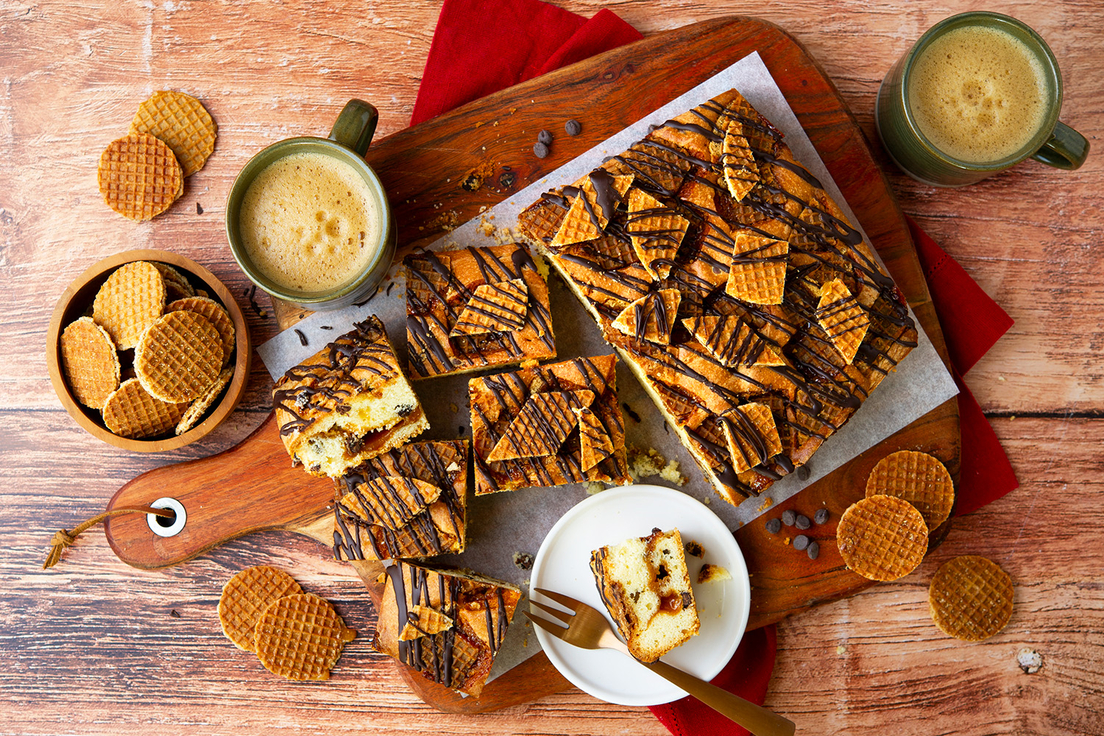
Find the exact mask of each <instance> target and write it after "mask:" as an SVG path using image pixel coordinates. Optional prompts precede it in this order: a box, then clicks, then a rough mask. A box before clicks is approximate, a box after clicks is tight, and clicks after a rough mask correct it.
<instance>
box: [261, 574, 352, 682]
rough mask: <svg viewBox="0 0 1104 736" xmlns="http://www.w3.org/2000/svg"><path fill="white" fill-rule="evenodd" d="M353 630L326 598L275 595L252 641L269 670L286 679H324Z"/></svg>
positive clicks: (307, 595) (301, 594) (302, 595)
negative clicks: (275, 597) (276, 597)
mask: <svg viewBox="0 0 1104 736" xmlns="http://www.w3.org/2000/svg"><path fill="white" fill-rule="evenodd" d="M354 638H356V632H355V631H353V630H352V629H350V628H349V627H348V626H346V625H345V622H344V621H343V620H342V618H341V616H339V615H338V613H337V611H335V610H334V608H333V606H332V605H330V602H329V601H327V600H326V599H325V598H320V597H319V596H316V595H314V594H313V593H292V594H290V595H285V596H282V597H280V598H278V599H276V600H275V601H274V602H273V603H272V604H271V605H269V606H268V608H266V609H265V610H264V613H262V614H261V617H260V619H259V620H258V621H257V629H256V632H255V633H254V637H253V643H254V646H255V647H256V649H255V651H256V652H257V657H258V658H259V659H260V660H261V664H263V665H264V666H265V669H267V670H268V671H269V672H272V673H273V674H277V675H280V676H281V677H286V678H287V679H289V680H328V679H330V670H332V669H333V667H334V665H335V664H337V660H338V659H339V658H340V657H341V651H342V650H343V649H344V648H345V645H346V644H347V643H348V642H350V641H352V640H353V639H354Z"/></svg>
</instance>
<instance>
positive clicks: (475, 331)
mask: <svg viewBox="0 0 1104 736" xmlns="http://www.w3.org/2000/svg"><path fill="white" fill-rule="evenodd" d="M528 316H529V287H528V286H526V285H525V281H524V279H510V280H509V281H498V282H496V283H493V284H481V285H479V286H477V287H476V289H475V291H474V292H473V293H472V296H471V298H470V299H468V303H467V304H466V305H464V311H463V312H461V313H460V316H459V317H458V318H457V319H456V324H455V325H454V326H453V328H452V331H451V332H450V333H449V337H458V336H460V335H481V334H484V333H487V332H516V331H517V330H520V329H522V328H524V327H525V322H526V318H527V317H528Z"/></svg>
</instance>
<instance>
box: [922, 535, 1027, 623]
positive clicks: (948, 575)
mask: <svg viewBox="0 0 1104 736" xmlns="http://www.w3.org/2000/svg"><path fill="white" fill-rule="evenodd" d="M1012 599H1013V588H1012V578H1010V577H1009V576H1008V573H1006V572H1005V571H1004V570H1002V569H1001V568H1000V565H998V564H997V563H995V562H993V561H992V560H989V559H986V558H984V557H979V556H977V555H963V556H961V557H956V558H954V559H953V560H948V561H947V562H944V563H943V564H942V565H941V566H940V568H939V569H938V570H937V571H936V573H935V575H933V576H932V580H931V585H930V586H929V588H928V604H929V606H930V609H931V616H932V620H933V621H935V625H936V626H938V627H939V629H940V630H941V631H942V632H943V633H945V634H948V635H949V636H953V637H955V638H956V639H964V640H966V641H981V640H983V639H988V638H989V637H991V636H993V635H994V634H997V633H999V632H1000V631H1001V629H1003V628H1004V627H1005V626H1007V625H1008V621H1009V619H1011V618H1012Z"/></svg>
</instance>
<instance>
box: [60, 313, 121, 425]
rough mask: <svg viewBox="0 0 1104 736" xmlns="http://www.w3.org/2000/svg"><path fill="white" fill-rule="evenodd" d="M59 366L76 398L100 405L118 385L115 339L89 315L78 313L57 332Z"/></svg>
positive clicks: (89, 405) (86, 403)
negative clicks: (59, 334) (113, 340)
mask: <svg viewBox="0 0 1104 736" xmlns="http://www.w3.org/2000/svg"><path fill="white" fill-rule="evenodd" d="M60 344H61V367H62V370H63V371H64V372H65V380H66V381H67V382H68V383H69V388H70V389H72V391H73V395H74V396H76V397H77V401H79V402H81V403H82V404H84V405H85V406H88V407H91V408H93V409H103V407H104V403H106V402H107V397H108V396H110V395H111V393H112V392H113V391H114V390H115V389H117V388H119V374H120V366H119V354H118V353H117V352H116V351H115V343H113V342H112V341H111V335H109V334H107V330H105V329H104V328H103V327H101V326H100V325H98V324H96V323H95V322H94V321H92V318H91V317H81V318H80V319H78V320H76V321H74V322H73V323H72V324H70V325H69V326H68V327H66V328H65V330H64V331H63V332H62V333H61V341H60Z"/></svg>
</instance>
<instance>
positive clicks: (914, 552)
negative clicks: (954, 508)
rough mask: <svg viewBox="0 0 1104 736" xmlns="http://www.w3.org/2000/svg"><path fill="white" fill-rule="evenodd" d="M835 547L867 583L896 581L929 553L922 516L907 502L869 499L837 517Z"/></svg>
mask: <svg viewBox="0 0 1104 736" xmlns="http://www.w3.org/2000/svg"><path fill="white" fill-rule="evenodd" d="M836 544H837V545H838V546H839V551H840V556H842V557H843V561H844V563H845V564H846V565H847V567H848V568H849V569H851V570H853V571H854V572H856V573H858V574H859V575H862V576H863V577H864V578H868V579H870V580H883V581H886V580H896V579H898V578H902V577H904V576H905V575H908V574H909V573H910V572H912V571H913V570H915V569H916V568H917V566H918V565H919V564H920V562H921V561H922V560H923V559H924V554H925V553H926V552H927V551H928V527H927V524H925V523H924V517H923V516H921V515H920V512H919V511H917V510H916V508H915V507H913V506H912V504H910V503H909V502H908V501H905V500H904V499H900V498H896V497H894V496H871V497H870V498H863V499H860V500H858V501H856V502H855V503H853V504H851V506H849V507H848V509H847V510H846V511H844V512H843V515H842V516H841V517H840V520H839V525H838V527H837V528H836Z"/></svg>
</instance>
